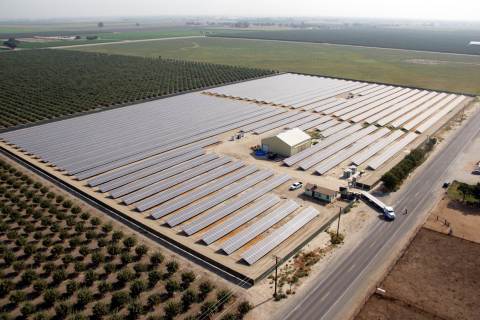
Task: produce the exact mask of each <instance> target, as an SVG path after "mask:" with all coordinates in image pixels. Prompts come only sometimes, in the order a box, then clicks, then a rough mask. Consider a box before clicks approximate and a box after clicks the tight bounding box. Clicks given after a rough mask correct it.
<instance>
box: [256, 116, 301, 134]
mask: <svg viewBox="0 0 480 320" xmlns="http://www.w3.org/2000/svg"><path fill="white" fill-rule="evenodd" d="M308 116H309V113H307V112H300V113H299V114H296V115H294V116H292V117H289V118H286V119H283V120H280V121H277V122H274V123H271V124H267V125H265V126H262V127H260V128H257V129H255V131H254V133H255V134H262V133H264V132H267V131H270V130H273V129H276V128H279V127H281V126H283V125H286V124H288V123H291V122H294V121H296V120H298V119H302V118H306V117H308Z"/></svg>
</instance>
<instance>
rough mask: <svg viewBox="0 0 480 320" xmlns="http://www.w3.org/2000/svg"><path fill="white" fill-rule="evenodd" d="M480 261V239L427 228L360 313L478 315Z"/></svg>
mask: <svg viewBox="0 0 480 320" xmlns="http://www.w3.org/2000/svg"><path fill="white" fill-rule="evenodd" d="M479 266H480V245H479V244H477V243H474V242H471V241H466V240H463V239H460V238H457V237H453V236H449V235H446V234H442V233H439V232H436V231H432V230H429V229H426V228H422V229H421V230H420V231H419V233H418V234H417V236H416V237H415V239H414V240H413V241H412V243H411V244H410V246H409V248H408V249H407V251H406V252H405V254H404V255H403V256H402V258H401V259H400V260H399V261H398V263H397V264H396V265H395V267H394V268H393V269H392V271H391V272H390V274H389V275H388V276H387V278H386V279H385V280H384V282H383V283H382V285H381V287H382V288H383V289H384V290H386V296H385V297H381V296H379V295H374V296H372V297H371V298H370V299H369V301H368V302H367V304H366V305H365V306H364V308H363V309H362V310H361V312H360V313H359V314H358V316H357V317H356V319H357V320H363V319H369V320H370V319H478V315H479V314H480V291H479V290H478V288H479V285H480V278H479V277H478V274H479Z"/></svg>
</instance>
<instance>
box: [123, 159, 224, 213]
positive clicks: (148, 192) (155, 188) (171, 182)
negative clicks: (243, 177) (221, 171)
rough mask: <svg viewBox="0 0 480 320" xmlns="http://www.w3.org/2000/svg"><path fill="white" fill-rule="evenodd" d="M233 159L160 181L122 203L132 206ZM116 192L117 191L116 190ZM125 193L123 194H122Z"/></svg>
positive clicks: (126, 197)
mask: <svg viewBox="0 0 480 320" xmlns="http://www.w3.org/2000/svg"><path fill="white" fill-rule="evenodd" d="M231 161H232V158H229V157H225V158H220V159H217V160H213V161H210V162H208V163H206V164H204V165H201V166H199V167H195V168H193V169H190V170H188V171H185V172H182V173H180V174H177V175H176V176H174V177H172V178H170V179H168V180H166V179H165V180H160V181H161V182H160V181H157V182H160V183H155V184H152V185H149V186H146V187H144V188H143V189H140V190H138V191H135V192H133V193H129V194H127V195H126V196H124V197H123V198H122V202H123V203H125V204H126V205H130V204H132V203H134V202H137V201H140V200H142V199H145V198H147V197H150V196H152V195H154V194H155V193H158V192H160V191H163V190H166V189H168V188H170V187H173V186H175V185H177V184H179V183H181V182H184V181H187V180H189V179H192V178H194V177H196V176H198V175H200V174H202V173H205V172H207V171H210V170H212V169H215V168H218V167H220V166H221V165H224V164H226V163H228V162H231ZM114 191H116V190H114ZM122 193H123V192H122Z"/></svg>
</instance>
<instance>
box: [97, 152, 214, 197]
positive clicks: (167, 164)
mask: <svg viewBox="0 0 480 320" xmlns="http://www.w3.org/2000/svg"><path fill="white" fill-rule="evenodd" d="M216 158H218V156H217V155H216V154H207V155H205V152H204V151H203V150H198V151H195V152H191V153H187V154H185V155H182V156H179V157H176V158H173V159H171V160H168V161H163V162H160V163H157V164H154V165H152V166H149V167H146V168H143V169H140V170H137V171H135V172H132V173H130V174H127V175H124V176H121V177H118V178H116V179H114V180H110V181H108V182H105V183H103V184H101V185H100V186H99V189H100V191H101V192H108V191H110V190H113V189H116V188H119V187H121V186H123V185H126V184H128V183H130V182H133V181H137V180H139V179H142V178H145V177H147V176H150V175H153V174H156V173H158V172H160V171H163V172H165V171H168V172H169V173H172V172H181V171H183V170H186V169H189V168H193V167H196V166H198V165H200V164H202V163H205V162H207V161H210V160H213V159H216ZM173 174H174V173H173Z"/></svg>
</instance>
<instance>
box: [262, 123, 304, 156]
mask: <svg viewBox="0 0 480 320" xmlns="http://www.w3.org/2000/svg"><path fill="white" fill-rule="evenodd" d="M311 145H312V140H311V138H310V136H309V135H308V134H306V133H305V132H303V131H302V130H300V129H298V128H294V129H291V130H287V131H285V132H282V133H279V134H277V135H276V136H273V137H267V138H264V139H262V150H263V151H265V152H273V153H276V154H279V155H281V156H284V157H291V156H293V155H294V154H297V153H299V152H300V151H303V150H305V149H307V148H310V146H311Z"/></svg>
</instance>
